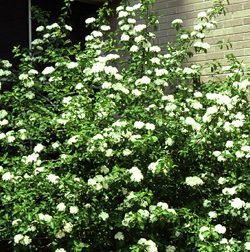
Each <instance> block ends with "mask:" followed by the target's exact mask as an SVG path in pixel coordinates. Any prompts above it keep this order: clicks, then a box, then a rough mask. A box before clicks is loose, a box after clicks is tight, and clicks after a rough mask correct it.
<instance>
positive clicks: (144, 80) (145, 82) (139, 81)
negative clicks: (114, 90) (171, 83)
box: [135, 76, 151, 85]
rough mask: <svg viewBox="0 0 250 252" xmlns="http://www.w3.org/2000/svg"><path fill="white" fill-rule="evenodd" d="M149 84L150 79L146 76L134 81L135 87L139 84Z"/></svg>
mask: <svg viewBox="0 0 250 252" xmlns="http://www.w3.org/2000/svg"><path fill="white" fill-rule="evenodd" d="M150 82H151V79H150V78H149V77H148V76H143V77H142V78H140V79H138V80H136V81H135V85H140V84H146V85H147V84H149V83H150Z"/></svg>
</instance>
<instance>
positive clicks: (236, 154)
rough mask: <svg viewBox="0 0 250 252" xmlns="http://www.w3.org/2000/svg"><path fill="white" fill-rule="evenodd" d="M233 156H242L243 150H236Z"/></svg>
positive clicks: (243, 154)
mask: <svg viewBox="0 0 250 252" xmlns="http://www.w3.org/2000/svg"><path fill="white" fill-rule="evenodd" d="M235 156H236V157H237V158H243V157H244V156H245V153H244V152H243V151H236V152H235Z"/></svg>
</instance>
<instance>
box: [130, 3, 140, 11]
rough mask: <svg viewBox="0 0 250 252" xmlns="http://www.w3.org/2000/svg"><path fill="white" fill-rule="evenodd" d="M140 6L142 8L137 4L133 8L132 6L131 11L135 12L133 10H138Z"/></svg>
mask: <svg viewBox="0 0 250 252" xmlns="http://www.w3.org/2000/svg"><path fill="white" fill-rule="evenodd" d="M141 6H142V4H141V3H138V4H135V5H134V6H132V8H133V10H134V11H135V10H138V9H140V8H141Z"/></svg>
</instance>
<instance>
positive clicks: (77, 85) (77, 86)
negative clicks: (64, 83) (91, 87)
mask: <svg viewBox="0 0 250 252" xmlns="http://www.w3.org/2000/svg"><path fill="white" fill-rule="evenodd" d="M82 88H83V84H82V83H77V84H76V86H75V89H78V90H79V89H82Z"/></svg>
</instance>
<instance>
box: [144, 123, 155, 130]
mask: <svg viewBox="0 0 250 252" xmlns="http://www.w3.org/2000/svg"><path fill="white" fill-rule="evenodd" d="M145 128H146V129H147V130H155V125H154V124H153V123H146V124H145Z"/></svg>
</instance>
